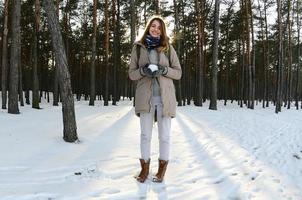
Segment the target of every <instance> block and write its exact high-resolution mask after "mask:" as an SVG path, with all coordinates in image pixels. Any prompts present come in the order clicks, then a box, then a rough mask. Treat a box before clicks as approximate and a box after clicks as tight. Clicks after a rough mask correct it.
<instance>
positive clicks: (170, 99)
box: [129, 42, 181, 117]
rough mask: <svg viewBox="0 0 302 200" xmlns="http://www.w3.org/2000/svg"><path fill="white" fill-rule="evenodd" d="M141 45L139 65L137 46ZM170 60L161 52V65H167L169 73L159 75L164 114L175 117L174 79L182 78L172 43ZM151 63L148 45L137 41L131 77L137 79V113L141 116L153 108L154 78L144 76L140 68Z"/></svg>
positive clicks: (132, 53)
mask: <svg viewBox="0 0 302 200" xmlns="http://www.w3.org/2000/svg"><path fill="white" fill-rule="evenodd" d="M137 45H140V46H141V48H140V59H139V63H138V65H137V53H136V46H137ZM170 48H171V50H170V62H171V66H169V59H168V57H167V56H166V55H165V53H164V52H161V53H160V54H159V65H161V66H167V67H168V73H167V74H166V75H165V76H163V75H160V76H159V77H158V80H159V85H160V91H161V98H162V102H163V116H164V117H175V115H176V105H177V104H176V97H175V87H174V84H173V79H174V80H179V79H180V78H181V67H180V64H179V60H178V57H177V55H176V52H175V50H174V48H173V47H172V45H170ZM147 63H150V60H149V56H148V50H147V49H146V47H145V46H144V45H143V44H141V43H139V42H136V43H135V45H134V46H133V49H132V52H131V61H130V66H129V78H130V79H131V80H133V81H137V84H136V91H135V113H136V114H137V115H138V116H139V113H145V112H150V109H151V97H152V78H149V77H147V76H142V75H141V73H140V69H138V68H137V66H139V68H141V67H143V66H145V65H146V64H147Z"/></svg>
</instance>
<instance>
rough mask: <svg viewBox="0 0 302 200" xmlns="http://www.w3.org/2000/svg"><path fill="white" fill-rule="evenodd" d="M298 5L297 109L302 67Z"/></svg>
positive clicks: (297, 106) (298, 6)
mask: <svg viewBox="0 0 302 200" xmlns="http://www.w3.org/2000/svg"><path fill="white" fill-rule="evenodd" d="M296 3H297V30H298V52H297V53H298V56H297V59H298V60H297V72H296V79H297V83H296V88H295V99H296V103H295V106H296V109H297V110H298V109H299V96H298V93H299V82H300V81H299V77H300V76H299V73H300V65H301V61H300V55H301V50H300V21H299V12H298V10H299V8H300V4H299V1H297V2H296ZM301 105H302V104H301Z"/></svg>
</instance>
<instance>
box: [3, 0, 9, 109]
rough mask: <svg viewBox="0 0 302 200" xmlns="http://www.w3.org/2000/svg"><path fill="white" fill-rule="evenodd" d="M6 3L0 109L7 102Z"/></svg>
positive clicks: (6, 0)
mask: <svg viewBox="0 0 302 200" xmlns="http://www.w3.org/2000/svg"><path fill="white" fill-rule="evenodd" d="M8 3H9V0H5V2H4V24H3V37H2V74H1V75H2V77H1V78H2V79H1V90H2V93H1V94H2V109H6V103H7V85H6V83H7V72H8V70H7V67H8V66H7V64H8V63H7V33H8V28H7V23H8Z"/></svg>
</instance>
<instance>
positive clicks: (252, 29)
mask: <svg viewBox="0 0 302 200" xmlns="http://www.w3.org/2000/svg"><path fill="white" fill-rule="evenodd" d="M248 3H249V4H248V6H249V17H250V23H251V24H250V27H251V34H252V38H251V39H252V41H251V42H252V52H251V53H252V55H251V61H250V62H251V65H250V66H251V72H250V73H251V77H250V84H251V86H250V90H251V91H250V106H249V107H250V108H251V109H254V106H255V86H256V83H255V71H256V70H255V39H254V20H253V11H252V5H251V0H248Z"/></svg>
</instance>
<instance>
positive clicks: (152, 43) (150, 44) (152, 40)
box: [145, 35, 160, 50]
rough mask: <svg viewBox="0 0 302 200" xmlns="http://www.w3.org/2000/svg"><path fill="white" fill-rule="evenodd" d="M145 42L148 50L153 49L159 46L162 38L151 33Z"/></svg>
mask: <svg viewBox="0 0 302 200" xmlns="http://www.w3.org/2000/svg"><path fill="white" fill-rule="evenodd" d="M145 42H146V44H147V48H148V50H151V49H154V48H157V47H159V45H160V38H156V37H152V36H151V35H147V36H146V39H145Z"/></svg>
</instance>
